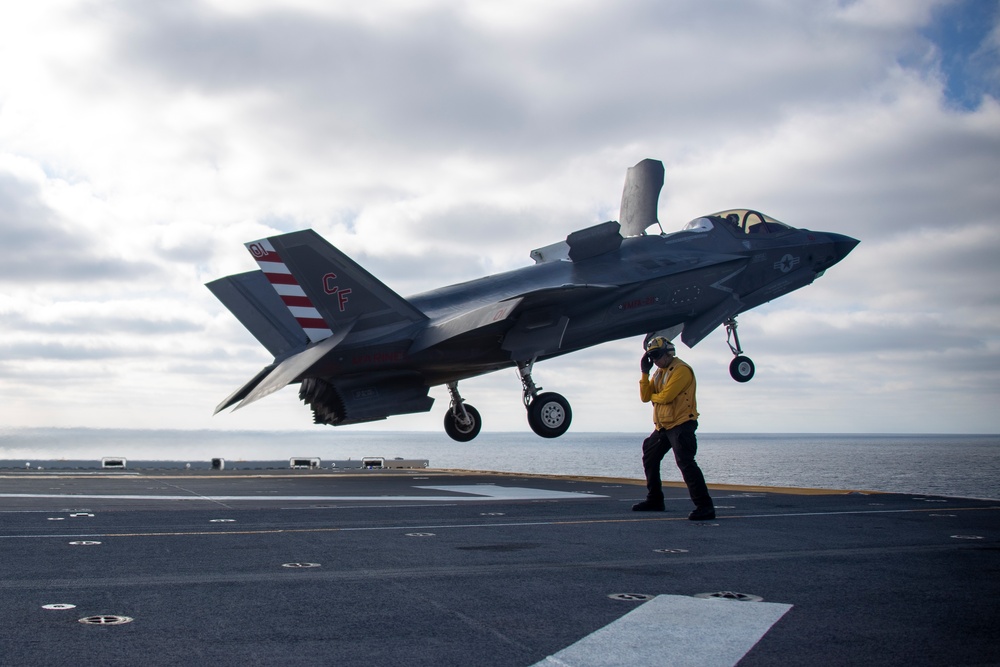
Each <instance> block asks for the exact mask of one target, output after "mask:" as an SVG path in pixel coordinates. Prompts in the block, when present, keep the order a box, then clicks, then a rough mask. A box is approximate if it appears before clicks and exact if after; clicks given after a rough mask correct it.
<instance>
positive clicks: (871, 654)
mask: <svg viewBox="0 0 1000 667" xmlns="http://www.w3.org/2000/svg"><path fill="white" fill-rule="evenodd" d="M710 488H711V489H712V492H713V496H714V498H715V502H716V504H717V512H718V518H717V520H715V521H709V522H701V523H698V522H691V521H688V520H687V519H686V517H687V514H688V511H689V510H690V509H691V504H690V501H689V500H688V498H687V496H686V491H685V490H684V489H683V488H678V487H676V486H670V487H668V488H667V489H666V492H667V494H668V497H667V511H666V512H662V513H636V512H632V511H630V507H631V505H632V503H634V502H636V501H637V500H639V499H641V498H642V497H643V495H644V488H643V487H642V486H641V485H640V484H639V483H637V482H636V481H634V480H611V479H593V478H588V479H580V478H565V477H533V476H525V475H511V474H491V473H472V472H456V471H451V472H449V471H436V470H388V471H367V470H364V471H361V470H359V471H345V472H331V471H326V470H323V471H317V470H297V471H292V470H284V471H278V470H271V471H245V470H243V471H232V470H222V471H212V470H191V471H185V470H175V471H162V470H159V471H157V470H115V471H101V470H93V471H80V470H76V471H56V470H43V471H37V470H32V471H28V470H21V471H17V470H3V471H0V562H2V570H0V572H2V575H0V600H2V604H0V663H2V664H3V665H17V666H29V665H81V666H87V665H101V666H111V665H143V666H149V665H178V664H193V665H213V666H215V667H221V666H223V665H241V666H243V665H434V666H442V665H496V666H501V665H503V666H510V667H525V666H528V665H536V664H541V665H553V666H554V665H564V666H565V665H572V666H580V667H582V666H589V665H595V666H596V665H629V666H636V665H698V667H707V666H712V665H734V664H737V663H738V664H740V665H742V666H744V667H750V666H756V665H768V666H770V665H858V664H866V665H906V666H908V667H912V666H915V665H987V664H1000V639H998V627H1000V551H998V547H1000V502H997V501H991V500H971V499H960V498H945V497H928V496H913V495H898V494H877V493H859V492H833V491H822V492H819V491H811V490H806V489H778V488H760V487H755V488H750V487H720V486H718V485H710ZM758 598H759V600H758Z"/></svg>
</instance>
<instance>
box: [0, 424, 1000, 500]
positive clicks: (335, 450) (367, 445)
mask: <svg viewBox="0 0 1000 667" xmlns="http://www.w3.org/2000/svg"><path fill="white" fill-rule="evenodd" d="M645 435H647V434H645V433H573V432H570V433H567V434H566V435H564V436H562V437H561V438H556V439H553V440H547V439H544V438H539V437H537V436H535V435H534V434H532V433H530V432H504V433H481V434H480V435H479V437H477V438H476V439H475V440H473V441H472V442H468V443H458V442H454V441H452V440H451V439H449V438H448V437H447V436H446V435H445V434H444V433H443V432H442V433H435V432H399V431H356V430H350V429H332V428H322V427H317V428H316V429H315V430H310V431H214V430H203V431H185V430H133V429H78V428H72V429H59V428H34V429H8V430H0V468H4V467H5V468H11V467H17V468H22V469H23V468H24V466H25V464H26V463H31V462H32V461H41V460H45V461H51V460H59V459H63V460H92V461H94V462H96V463H97V464H98V465H99V462H100V460H101V458H102V457H123V458H127V459H128V460H129V461H154V460H169V461H174V462H184V461H188V462H190V461H198V462H205V461H210V460H211V459H213V458H224V459H226V467H227V468H231V467H238V465H239V462H240V461H273V462H282V461H284V462H287V461H288V459H290V458H293V457H295V458H306V457H308V458H320V459H321V460H324V461H331V460H342V459H360V458H363V457H366V456H381V457H385V458H387V459H391V458H396V457H399V458H405V459H428V461H429V462H430V467H432V468H449V469H464V470H492V471H502V472H520V473H540V474H564V475H586V476H602V477H623V478H632V479H642V467H641V464H640V462H639V455H640V444H641V442H642V439H643V438H644V437H645ZM698 462H699V464H700V465H701V468H702V470H703V471H704V473H705V478H706V479H707V480H708V482H709V484H712V483H717V484H746V485H768V486H795V487H809V488H821V489H844V490H856V491H891V492H898V493H912V494H928V495H931V494H933V495H946V496H961V497H970V498H991V499H1000V435H919V434H918V435H914V434H908V435H886V434H871V435H864V434H841V435H823V434H812V433H811V434H790V433H782V434H760V433H756V434H731V433H725V434H722V433H699V434H698ZM286 465H287V463H286ZM130 467H131V464H130ZM662 469H663V479H664V481H680V479H681V478H680V473H679V472H678V471H677V468H676V466H675V465H674V464H673V460H672V459H671V458H670V457H669V455H668V459H667V460H666V461H665V462H664V465H663V468H662Z"/></svg>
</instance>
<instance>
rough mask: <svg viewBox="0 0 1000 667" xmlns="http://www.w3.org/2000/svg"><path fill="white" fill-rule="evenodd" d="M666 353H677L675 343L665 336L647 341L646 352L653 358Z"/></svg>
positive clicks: (672, 354) (673, 354)
mask: <svg viewBox="0 0 1000 667" xmlns="http://www.w3.org/2000/svg"><path fill="white" fill-rule="evenodd" d="M665 353H669V354H670V355H671V356H675V355H676V354H677V350H676V348H674V344H673V343H671V342H670V341H669V340H667V339H666V338H664V337H663V336H656V337H655V338H651V339H650V341H649V342H648V343H646V354H648V355H649V356H650V358H652V359H656V358H657V357H661V356H663V355H664V354H665Z"/></svg>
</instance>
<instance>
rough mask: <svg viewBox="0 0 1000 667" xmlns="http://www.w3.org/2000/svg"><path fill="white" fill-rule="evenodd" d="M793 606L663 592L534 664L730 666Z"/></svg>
mask: <svg viewBox="0 0 1000 667" xmlns="http://www.w3.org/2000/svg"><path fill="white" fill-rule="evenodd" d="M791 608H792V605H790V604H779V603H776V602H736V601H733V600H718V599H700V598H692V597H686V596H683V595H659V596H657V597H655V598H653V599H652V600H650V601H649V602H646V603H644V604H643V605H642V606H640V607H638V608H636V609H635V610H633V611H630V612H629V613H627V614H625V615H624V616H622V617H621V618H619V619H618V620H617V621H615V622H613V623H611V624H609V625H606V626H604V627H603V628H601V629H600V630H598V631H596V632H594V633H592V634H589V635H587V636H586V637H584V638H583V639H581V640H580V641H578V642H576V643H575V644H572V645H570V646H567V647H566V648H564V649H563V650H561V651H559V652H558V653H556V654H555V655H550V656H549V657H547V658H545V659H544V660H542V661H541V662H538V663H536V664H535V665H534V666H533V667H613V666H619V665H620V666H621V667H643V666H644V665H655V666H657V667H661V666H662V665H671V667H732V666H733V665H735V664H736V663H738V662H739V661H740V660H742V659H743V656H745V655H746V654H747V653H748V652H749V651H750V649H752V648H753V647H754V645H755V644H756V643H757V642H758V641H760V638H761V637H763V636H764V635H765V634H766V633H767V631H768V630H770V629H771V626H773V625H774V624H775V623H777V622H778V620H779V619H780V618H781V617H782V616H784V614H785V612H787V611H788V610H789V609H791Z"/></svg>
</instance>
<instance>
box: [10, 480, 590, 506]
mask: <svg viewBox="0 0 1000 667" xmlns="http://www.w3.org/2000/svg"><path fill="white" fill-rule="evenodd" d="M414 488H417V489H428V490H432V491H443V492H445V493H460V494H468V495H457V496H203V495H190V496H181V495H129V494H72V495H67V494H55V493H0V498H72V499H73V500H203V501H210V502H228V501H238V500H247V501H251V500H252V501H261V500H268V501H274V500H280V501H283V502H288V501H293V500H300V501H304V502H320V501H322V502H330V501H340V502H344V501H350V502H358V501H365V500H371V501H378V502H390V501H392V502H408V503H412V502H449V503H453V502H457V501H462V500H477V501H482V500H573V499H588V498H604V497H605V496H599V495H596V494H593V493H576V492H564V491H548V490H546V489H527V488H521V487H504V486H493V485H491V484H477V485H471V486H465V485H458V486H417V487H414Z"/></svg>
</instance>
